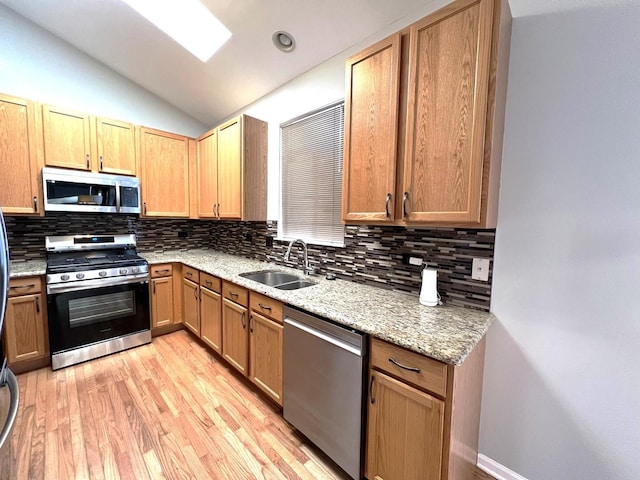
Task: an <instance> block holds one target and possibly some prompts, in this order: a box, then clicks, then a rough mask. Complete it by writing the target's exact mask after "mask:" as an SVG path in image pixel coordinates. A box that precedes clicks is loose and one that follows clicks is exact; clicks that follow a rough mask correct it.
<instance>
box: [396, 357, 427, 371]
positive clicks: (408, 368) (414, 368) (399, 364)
mask: <svg viewBox="0 0 640 480" xmlns="http://www.w3.org/2000/svg"><path fill="white" fill-rule="evenodd" d="M389 361H390V362H391V363H393V364H394V365H395V366H396V367H400V368H403V369H404V370H409V371H410V372H416V373H420V369H419V368H416V367H407V366H406V365H402V364H401V363H400V362H398V361H397V360H396V359H395V358H393V357H389Z"/></svg>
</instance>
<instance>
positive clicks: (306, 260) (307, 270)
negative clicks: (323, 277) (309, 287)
mask: <svg viewBox="0 0 640 480" xmlns="http://www.w3.org/2000/svg"><path fill="white" fill-rule="evenodd" d="M296 242H300V243H301V244H302V250H303V252H304V274H305V275H309V274H310V273H313V272H314V271H315V269H314V268H313V267H312V266H311V265H310V264H309V255H308V252H307V244H306V243H305V241H304V240H302V239H300V238H296V239H295V240H291V242H290V243H289V247H288V248H287V252H286V253H285V254H284V261H285V262H288V261H289V257H290V256H291V247H293V244H294V243H296Z"/></svg>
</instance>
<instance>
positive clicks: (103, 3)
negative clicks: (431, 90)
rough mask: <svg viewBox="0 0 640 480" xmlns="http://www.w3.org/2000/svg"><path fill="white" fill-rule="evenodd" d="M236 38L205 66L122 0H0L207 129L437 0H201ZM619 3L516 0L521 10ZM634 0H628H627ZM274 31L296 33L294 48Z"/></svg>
mask: <svg viewBox="0 0 640 480" xmlns="http://www.w3.org/2000/svg"><path fill="white" fill-rule="evenodd" d="M201 1H202V3H203V4H204V5H205V6H206V7H207V8H209V10H211V12H212V13H213V14H214V15H216V17H218V19H219V20H220V21H222V23H224V24H225V25H226V26H227V28H229V29H230V30H231V32H232V34H233V36H232V37H231V39H230V40H229V41H228V42H227V43H226V44H225V45H224V46H223V47H222V48H221V49H220V50H219V51H218V52H217V53H216V54H214V56H213V57H212V58H211V59H210V60H209V61H208V62H207V63H202V62H200V60H198V59H197V58H195V57H194V56H192V55H191V54H190V53H188V52H186V51H185V50H183V49H182V47H180V46H179V45H178V44H176V43H174V42H173V40H171V39H170V38H169V37H167V36H166V35H165V34H164V33H162V32H161V31H160V30H158V29H157V28H156V27H154V26H153V25H151V24H150V23H149V22H148V21H147V20H145V19H144V18H143V17H141V16H140V15H139V14H137V13H136V12H135V11H134V10H132V9H131V8H130V7H129V6H127V5H126V4H124V3H123V2H121V1H120V0H29V1H25V0H0V2H1V3H4V4H5V5H7V6H8V7H9V8H11V9H13V10H15V11H16V12H17V13H19V14H20V15H23V16H24V17H26V18H28V19H30V20H31V21H33V22H34V23H36V24H37V25H40V26H41V27H43V28H44V29H45V30H48V31H50V32H51V33H53V34H54V35H56V36H58V37H60V38H62V39H64V40H66V41H67V42H69V43H70V44H72V45H74V46H75V47H76V48H78V49H79V50H81V51H83V52H85V53H86V54H88V55H89V56H91V57H93V58H95V59H97V60H98V61H100V62H102V63H104V64H105V65H107V66H108V67H110V68H111V69H113V70H115V71H116V72H118V73H120V74H121V75H123V76H124V77H126V78H128V79H130V80H131V81H133V82H135V83H137V84H139V85H140V86H142V87H143V88H145V89H147V90H149V91H150V92H153V93H154V94H156V95H158V96H159V97H160V98H162V99H164V100H166V101H167V102H169V103H170V104H172V105H174V106H176V107H177V108H179V109H180V110H182V111H184V112H185V113H187V114H189V115H191V116H192V117H194V118H196V119H197V120H199V121H201V122H202V123H204V124H206V125H214V124H216V123H218V122H220V121H221V120H223V119H224V118H226V117H228V116H229V115H231V114H232V113H233V112H236V111H238V110H239V109H241V108H242V107H244V106H246V105H248V104H249V103H251V102H253V101H255V100H257V99H258V98H260V97H262V96H263V95H265V94H267V93H269V92H271V91H273V90H274V89H276V88H277V87H279V86H281V85H283V84H285V83H286V82H288V81H289V80H291V79H293V78H295V77H297V76H298V75H300V74H301V73H303V72H305V71H307V70H309V69H310V68H312V67H314V66H315V65H318V64H319V63H322V62H323V61H325V60H327V59H329V58H331V57H332V56H334V55H336V54H337V53H339V52H341V51H343V50H345V49H347V48H349V47H351V46H353V45H354V44H357V43H359V42H361V41H363V40H364V39H366V38H367V37H369V36H371V35H373V34H374V33H376V32H378V31H380V30H382V29H384V28H385V27H386V26H388V25H390V24H392V23H394V22H395V21H397V20H399V19H402V18H403V17H406V16H410V15H415V14H416V13H419V12H421V11H424V12H425V14H426V13H427V12H428V11H429V10H432V9H430V8H429V5H430V4H431V3H435V4H441V3H442V2H441V1H440V0H201ZM614 1H621V0H510V2H509V3H510V5H511V7H512V11H513V14H514V16H520V15H530V14H538V13H540V12H541V11H543V10H556V9H564V8H566V7H567V6H572V7H575V6H579V5H584V4H585V3H592V4H603V3H607V2H614ZM627 1H630V0H627ZM276 30H285V31H288V32H290V33H291V34H292V35H293V36H294V37H295V39H296V48H295V50H294V51H293V52H291V53H282V52H280V51H279V50H277V49H276V48H275V47H274V46H273V44H272V42H271V35H272V33H273V32H274V31H276Z"/></svg>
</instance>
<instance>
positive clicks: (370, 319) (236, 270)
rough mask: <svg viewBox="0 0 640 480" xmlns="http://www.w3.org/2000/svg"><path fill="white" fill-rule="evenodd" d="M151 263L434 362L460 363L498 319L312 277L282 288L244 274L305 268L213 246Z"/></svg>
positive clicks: (150, 256) (151, 256)
mask: <svg viewBox="0 0 640 480" xmlns="http://www.w3.org/2000/svg"><path fill="white" fill-rule="evenodd" d="M140 255H141V256H142V257H144V258H145V259H146V260H147V261H148V262H149V263H150V264H158V263H170V262H180V263H184V264H185V265H188V266H190V267H193V268H196V269H198V270H201V271H204V272H206V273H210V274H212V275H215V276H217V277H220V278H222V279H223V280H228V281H231V282H233V283H236V284H237V285H241V286H243V287H246V288H248V289H251V290H253V291H256V292H259V293H262V294H264V295H267V296H268V297H271V298H275V299H276V300H280V301H281V302H284V303H288V304H290V305H293V306H296V307H299V308H301V309H303V310H306V311H308V312H311V313H315V314H317V315H320V316H323V317H325V318H328V319H330V320H334V321H336V322H338V323H340V324H343V325H346V326H349V327H352V328H355V329H357V330H360V331H362V332H365V333H369V334H371V335H372V336H374V337H377V338H380V339H383V340H387V341H389V342H391V343H394V344H396V345H400V346H402V347H405V348H407V349H409V350H412V351H415V352H418V353H421V354H423V355H426V356H428V357H431V358H435V359H436V360H440V361H442V362H445V363H448V364H452V365H460V364H461V363H462V362H463V361H464V359H465V358H466V357H467V355H468V354H469V353H470V352H471V350H472V349H473V347H475V346H476V344H477V343H478V342H479V341H480V340H481V339H482V337H483V336H484V334H485V333H486V332H487V330H488V329H489V326H490V325H491V323H492V322H493V320H494V319H495V317H494V316H493V315H492V314H491V313H488V312H482V311H479V310H473V309H469V308H462V307H448V306H439V307H426V306H423V305H421V304H420V303H419V302H418V297H417V295H411V294H405V293H401V292H394V291H390V290H384V289H381V288H376V287H371V286H368V285H361V284H357V283H354V282H349V281H344V280H326V279H324V277H322V276H314V275H310V276H309V277H308V279H309V280H312V281H314V282H317V285H313V286H311V287H306V288H301V289H298V290H290V291H286V290H278V289H277V288H274V287H269V286H267V285H263V284H261V283H258V282H254V281H252V280H248V279H246V278H244V277H241V276H240V275H239V274H240V273H245V272H251V271H256V270H265V269H277V270H281V271H288V272H290V273H295V274H297V275H299V276H302V271H301V270H294V269H291V268H286V267H282V266H280V265H275V264H270V263H265V262H261V261H258V260H251V259H247V258H243V257H237V256H234V255H228V254H224V253H221V252H217V251H214V250H192V251H168V252H165V253H140Z"/></svg>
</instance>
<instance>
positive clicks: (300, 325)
mask: <svg viewBox="0 0 640 480" xmlns="http://www.w3.org/2000/svg"><path fill="white" fill-rule="evenodd" d="M284 323H286V324H288V325H291V326H292V327H295V328H297V329H299V330H302V331H304V332H307V333H308V334H309V335H313V336H314V337H317V338H320V339H322V340H324V341H325V342H329V343H330V344H332V345H335V346H336V347H338V348H341V349H343V350H346V351H347V352H350V353H353V354H354V355H358V356H359V357H362V350H360V349H357V348H355V347H354V346H353V345H349V344H348V343H346V342H343V341H342V340H340V339H338V338H335V337H332V336H331V335H327V334H326V333H324V332H321V331H319V330H316V329H315V328H312V327H310V326H308V325H305V324H304V323H300V322H297V321H295V320H293V319H292V318H289V317H285V318H284Z"/></svg>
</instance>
